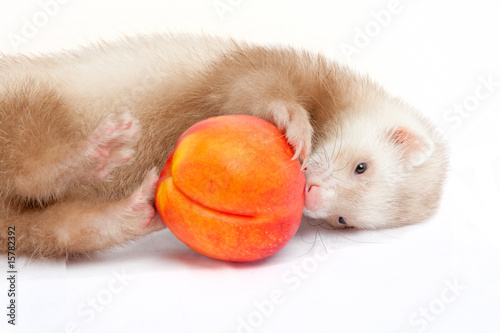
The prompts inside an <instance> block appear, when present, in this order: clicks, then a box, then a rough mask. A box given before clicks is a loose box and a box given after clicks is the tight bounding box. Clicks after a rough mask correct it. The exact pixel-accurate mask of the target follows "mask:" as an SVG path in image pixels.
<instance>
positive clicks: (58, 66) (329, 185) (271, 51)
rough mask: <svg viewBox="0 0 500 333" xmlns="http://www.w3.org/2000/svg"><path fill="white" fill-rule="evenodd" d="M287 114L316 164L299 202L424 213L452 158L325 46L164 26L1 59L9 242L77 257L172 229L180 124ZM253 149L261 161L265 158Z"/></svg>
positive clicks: (2, 178) (315, 209)
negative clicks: (167, 185) (176, 31)
mask: <svg viewBox="0 0 500 333" xmlns="http://www.w3.org/2000/svg"><path fill="white" fill-rule="evenodd" d="M223 114H249V115H254V116H258V117H261V118H264V119H266V120H268V121H270V122H272V123H274V124H275V125H276V126H278V127H279V128H280V129H281V130H282V131H283V132H284V133H285V135H286V137H287V139H288V141H289V143H290V144H291V145H292V146H293V147H294V148H295V151H296V156H295V158H300V160H301V161H302V163H303V168H304V172H305V175H306V188H305V198H306V199H305V207H304V214H305V215H306V216H309V217H311V218H314V219H321V220H324V221H326V222H328V223H329V224H331V225H332V226H333V227H355V228H360V229H375V228H385V227H395V226H402V225H407V224H411V223H415V222H418V221H422V220H424V219H426V218H427V217H429V216H430V215H431V214H432V213H433V212H434V211H435V210H436V208H437V207H438V203H439V201H440V200H439V199H440V196H441V188H442V184H443V180H444V178H445V173H446V167H447V154H446V149H445V146H444V144H443V142H442V141H441V140H440V139H439V137H438V136H437V135H436V133H435V130H434V128H433V127H432V126H431V125H430V124H429V123H428V122H427V121H426V120H425V119H423V118H422V117H421V116H420V115H419V114H418V113H417V112H416V111H415V110H413V109H412V108H411V107H409V106H408V105H406V104H405V103H403V102H402V101H400V100H399V99H396V98H393V97H390V96H389V95H388V94H387V93H385V92H384V91H383V90H382V89H381V88H380V87H379V86H377V85H376V84H374V83H373V82H371V81H370V80H369V79H367V78H365V77H360V76H358V75H356V74H354V73H353V72H352V71H351V70H349V69H348V68H346V67H343V66H340V65H339V64H337V63H335V62H334V61H331V60H328V59H325V58H324V57H323V56H321V55H317V54H312V53H309V52H305V51H299V50H294V49H291V48H278V47H276V48H275V47H262V46H255V45H249V44H246V43H237V42H235V41H232V40H225V39H220V38H214V37H203V36H188V35H177V36H173V35H154V36H148V37H135V38H126V39H123V40H121V41H117V42H114V43H99V44H98V45H95V46H94V47H89V48H85V49H82V50H79V51H76V52H63V53H60V54H55V55H54V54H53V55H47V56H40V57H27V56H4V57H2V58H1V59H0V145H1V146H0V147H1V149H0V228H1V231H0V237H1V239H0V241H1V244H2V250H1V252H2V253H6V252H7V244H8V239H7V237H8V230H9V227H15V233H16V247H17V254H18V255H26V256H31V257H36V258H56V257H71V256H79V255H86V254H90V253H94V252H96V251H99V250H104V249H107V248H110V247H112V246H115V245H119V244H124V243H126V242H129V241H132V240H135V239H137V238H139V237H141V236H144V235H147V234H150V233H152V232H155V231H158V230H160V229H163V228H164V224H163V223H162V222H161V219H160V218H159V217H158V215H157V214H155V209H154V206H153V195H154V190H155V185H156V182H157V179H158V174H159V170H160V169H161V168H162V166H163V164H164V163H165V161H166V159H167V157H168V155H169V153H170V152H171V150H172V149H173V147H174V145H175V142H176V140H177V138H178V137H179V136H180V134H181V133H182V132H183V131H184V130H186V129H187V128H188V127H189V126H190V125H192V124H194V123H196V122H198V121H201V120H203V119H206V118H208V117H212V116H218V115H223ZM256 163H258V161H256Z"/></svg>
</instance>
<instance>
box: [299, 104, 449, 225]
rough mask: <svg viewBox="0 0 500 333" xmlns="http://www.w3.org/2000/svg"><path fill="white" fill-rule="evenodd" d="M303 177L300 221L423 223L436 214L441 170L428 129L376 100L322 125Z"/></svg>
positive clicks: (407, 112)
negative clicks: (303, 194)
mask: <svg viewBox="0 0 500 333" xmlns="http://www.w3.org/2000/svg"><path fill="white" fill-rule="evenodd" d="M326 126H327V128H326V130H325V131H324V132H325V133H329V134H327V135H323V137H321V138H317V140H316V144H315V147H314V149H313V153H312V155H311V158H310V161H309V163H308V165H307V168H306V170H305V175H306V179H307V185H306V200H305V208H304V214H305V215H306V216H309V217H312V218H317V219H322V220H325V221H327V222H328V223H329V224H331V225H332V226H334V227H339V228H342V227H355V228H360V229H378V228H385V227H394V226H401V225H406V224H411V223H415V222H418V221H422V220H424V219H426V218H427V217H429V216H430V215H431V214H432V213H433V212H434V211H435V210H436V208H437V206H438V203H439V199H440V196H441V187H442V183H443V180H444V178H445V173H446V169H447V155H446V151H445V148H444V145H443V143H442V142H440V141H439V140H438V139H437V136H436V135H435V134H434V132H433V129H432V128H431V127H430V125H429V124H428V123H427V122H426V121H425V120H424V119H422V118H421V117H420V116H419V115H418V114H417V113H416V112H415V111H414V110H412V109H411V108H410V107H408V106H406V105H405V104H403V103H401V102H400V101H398V100H395V99H391V98H388V97H387V98H386V97H384V98H381V97H380V96H375V97H372V98H365V100H364V101H363V102H360V103H355V104H354V105H353V106H352V107H351V109H349V110H344V111H342V112H341V113H340V114H339V117H338V118H337V119H336V120H332V121H331V122H330V123H329V124H327V125H326Z"/></svg>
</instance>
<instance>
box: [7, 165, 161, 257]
mask: <svg viewBox="0 0 500 333" xmlns="http://www.w3.org/2000/svg"><path fill="white" fill-rule="evenodd" d="M157 180H158V176H157V171H156V169H153V170H151V171H150V172H149V173H148V174H147V176H146V177H145V179H144V181H143V183H142V184H141V185H140V186H139V187H138V188H137V189H136V190H135V191H134V192H133V193H132V194H131V195H130V196H129V197H128V198H125V199H123V200H119V201H115V202H90V201H81V200H76V201H70V200H64V201H60V202H57V203H55V204H53V205H50V206H49V207H46V208H44V209H41V210H40V211H37V212H23V213H17V214H11V215H9V216H7V217H4V216H2V215H0V226H1V227H2V229H1V230H0V241H1V242H2V243H4V244H7V232H8V227H9V226H14V227H15V232H16V248H17V249H16V253H17V254H18V255H19V256H25V257H30V258H36V259H38V258H46V259H61V258H62V259H64V258H72V257H80V256H86V255H92V254H94V253H96V252H98V251H102V250H106V249H108V248H110V247H112V246H116V245H122V244H126V243H127V242H129V241H133V240H135V239H137V238H140V237H142V236H144V235H147V234H149V233H152V232H154V231H158V230H161V229H163V228H165V225H164V224H163V222H162V221H161V219H160V217H159V215H158V214H156V213H155V209H154V206H153V196H154V190H155V186H156V182H157ZM6 250H7V249H6V247H2V248H1V249H0V254H5V253H6Z"/></svg>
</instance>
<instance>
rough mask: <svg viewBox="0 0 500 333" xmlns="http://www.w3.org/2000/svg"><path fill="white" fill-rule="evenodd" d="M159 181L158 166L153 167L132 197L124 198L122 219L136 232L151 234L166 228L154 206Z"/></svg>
mask: <svg viewBox="0 0 500 333" xmlns="http://www.w3.org/2000/svg"><path fill="white" fill-rule="evenodd" d="M157 182H158V173H157V170H156V168H154V169H152V170H151V171H149V172H148V174H147V175H146V178H144V181H143V182H142V184H141V186H139V187H138V188H137V189H136V190H135V191H134V192H133V193H132V195H131V196H130V197H128V198H127V199H125V200H124V202H123V207H122V208H123V210H122V212H121V214H122V220H124V221H125V223H126V224H127V225H126V227H127V228H129V229H131V230H132V232H133V233H135V234H141V235H142V234H144V235H145V234H149V233H152V232H154V231H158V230H161V229H164V228H165V224H163V222H162V220H161V218H160V217H159V215H158V214H157V212H156V209H155V207H154V194H155V190H156V184H157Z"/></svg>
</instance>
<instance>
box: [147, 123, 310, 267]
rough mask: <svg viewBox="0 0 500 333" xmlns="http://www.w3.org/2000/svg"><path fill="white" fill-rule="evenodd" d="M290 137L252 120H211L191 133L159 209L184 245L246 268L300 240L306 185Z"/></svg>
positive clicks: (171, 166) (160, 189) (178, 151)
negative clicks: (245, 265)
mask: <svg viewBox="0 0 500 333" xmlns="http://www.w3.org/2000/svg"><path fill="white" fill-rule="evenodd" d="M293 156H294V152H293V149H292V147H290V145H289V144H288V143H287V141H286V138H285V136H284V135H283V133H282V132H281V131H280V130H279V129H278V128H276V127H275V126H274V125H272V124H271V123H269V122H267V121H265V120H263V119H260V118H257V117H252V116H244V115H230V116H220V117H214V118H209V119H207V120H204V121H201V122H199V123H197V124H195V125H193V126H192V127H190V128H189V129H188V130H187V131H186V132H184V133H183V134H182V135H181V136H180V138H179V140H178V141H177V144H176V146H175V149H174V150H173V151H172V153H171V154H170V156H169V158H168V160H167V162H166V164H165V167H164V168H163V170H162V172H161V175H160V179H159V181H158V186H157V190H156V195H155V202H156V208H157V210H158V212H159V214H160V216H161V217H162V219H163V221H164V222H165V224H166V225H167V227H168V228H169V229H170V230H171V231H172V233H173V234H174V235H175V236H177V238H179V239H180V240H181V241H182V242H184V243H185V244H186V245H188V246H189V247H191V248H192V249H194V250H196V251H197V252H199V253H201V254H203V255H206V256H208V257H211V258H215V259H221V260H228V261H238V262H247V261H254V260H259V259H262V258H265V257H268V256H270V255H273V254H274V253H276V252H278V251H279V250H281V249H282V248H283V247H284V246H285V245H286V244H287V243H288V241H290V239H291V238H292V237H293V236H294V234H295V233H296V231H297V229H298V227H299V224H300V220H301V216H302V207H303V204H304V188H305V178H304V174H303V173H302V172H301V170H300V168H301V166H300V163H299V162H298V161H297V160H292V157H293Z"/></svg>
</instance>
